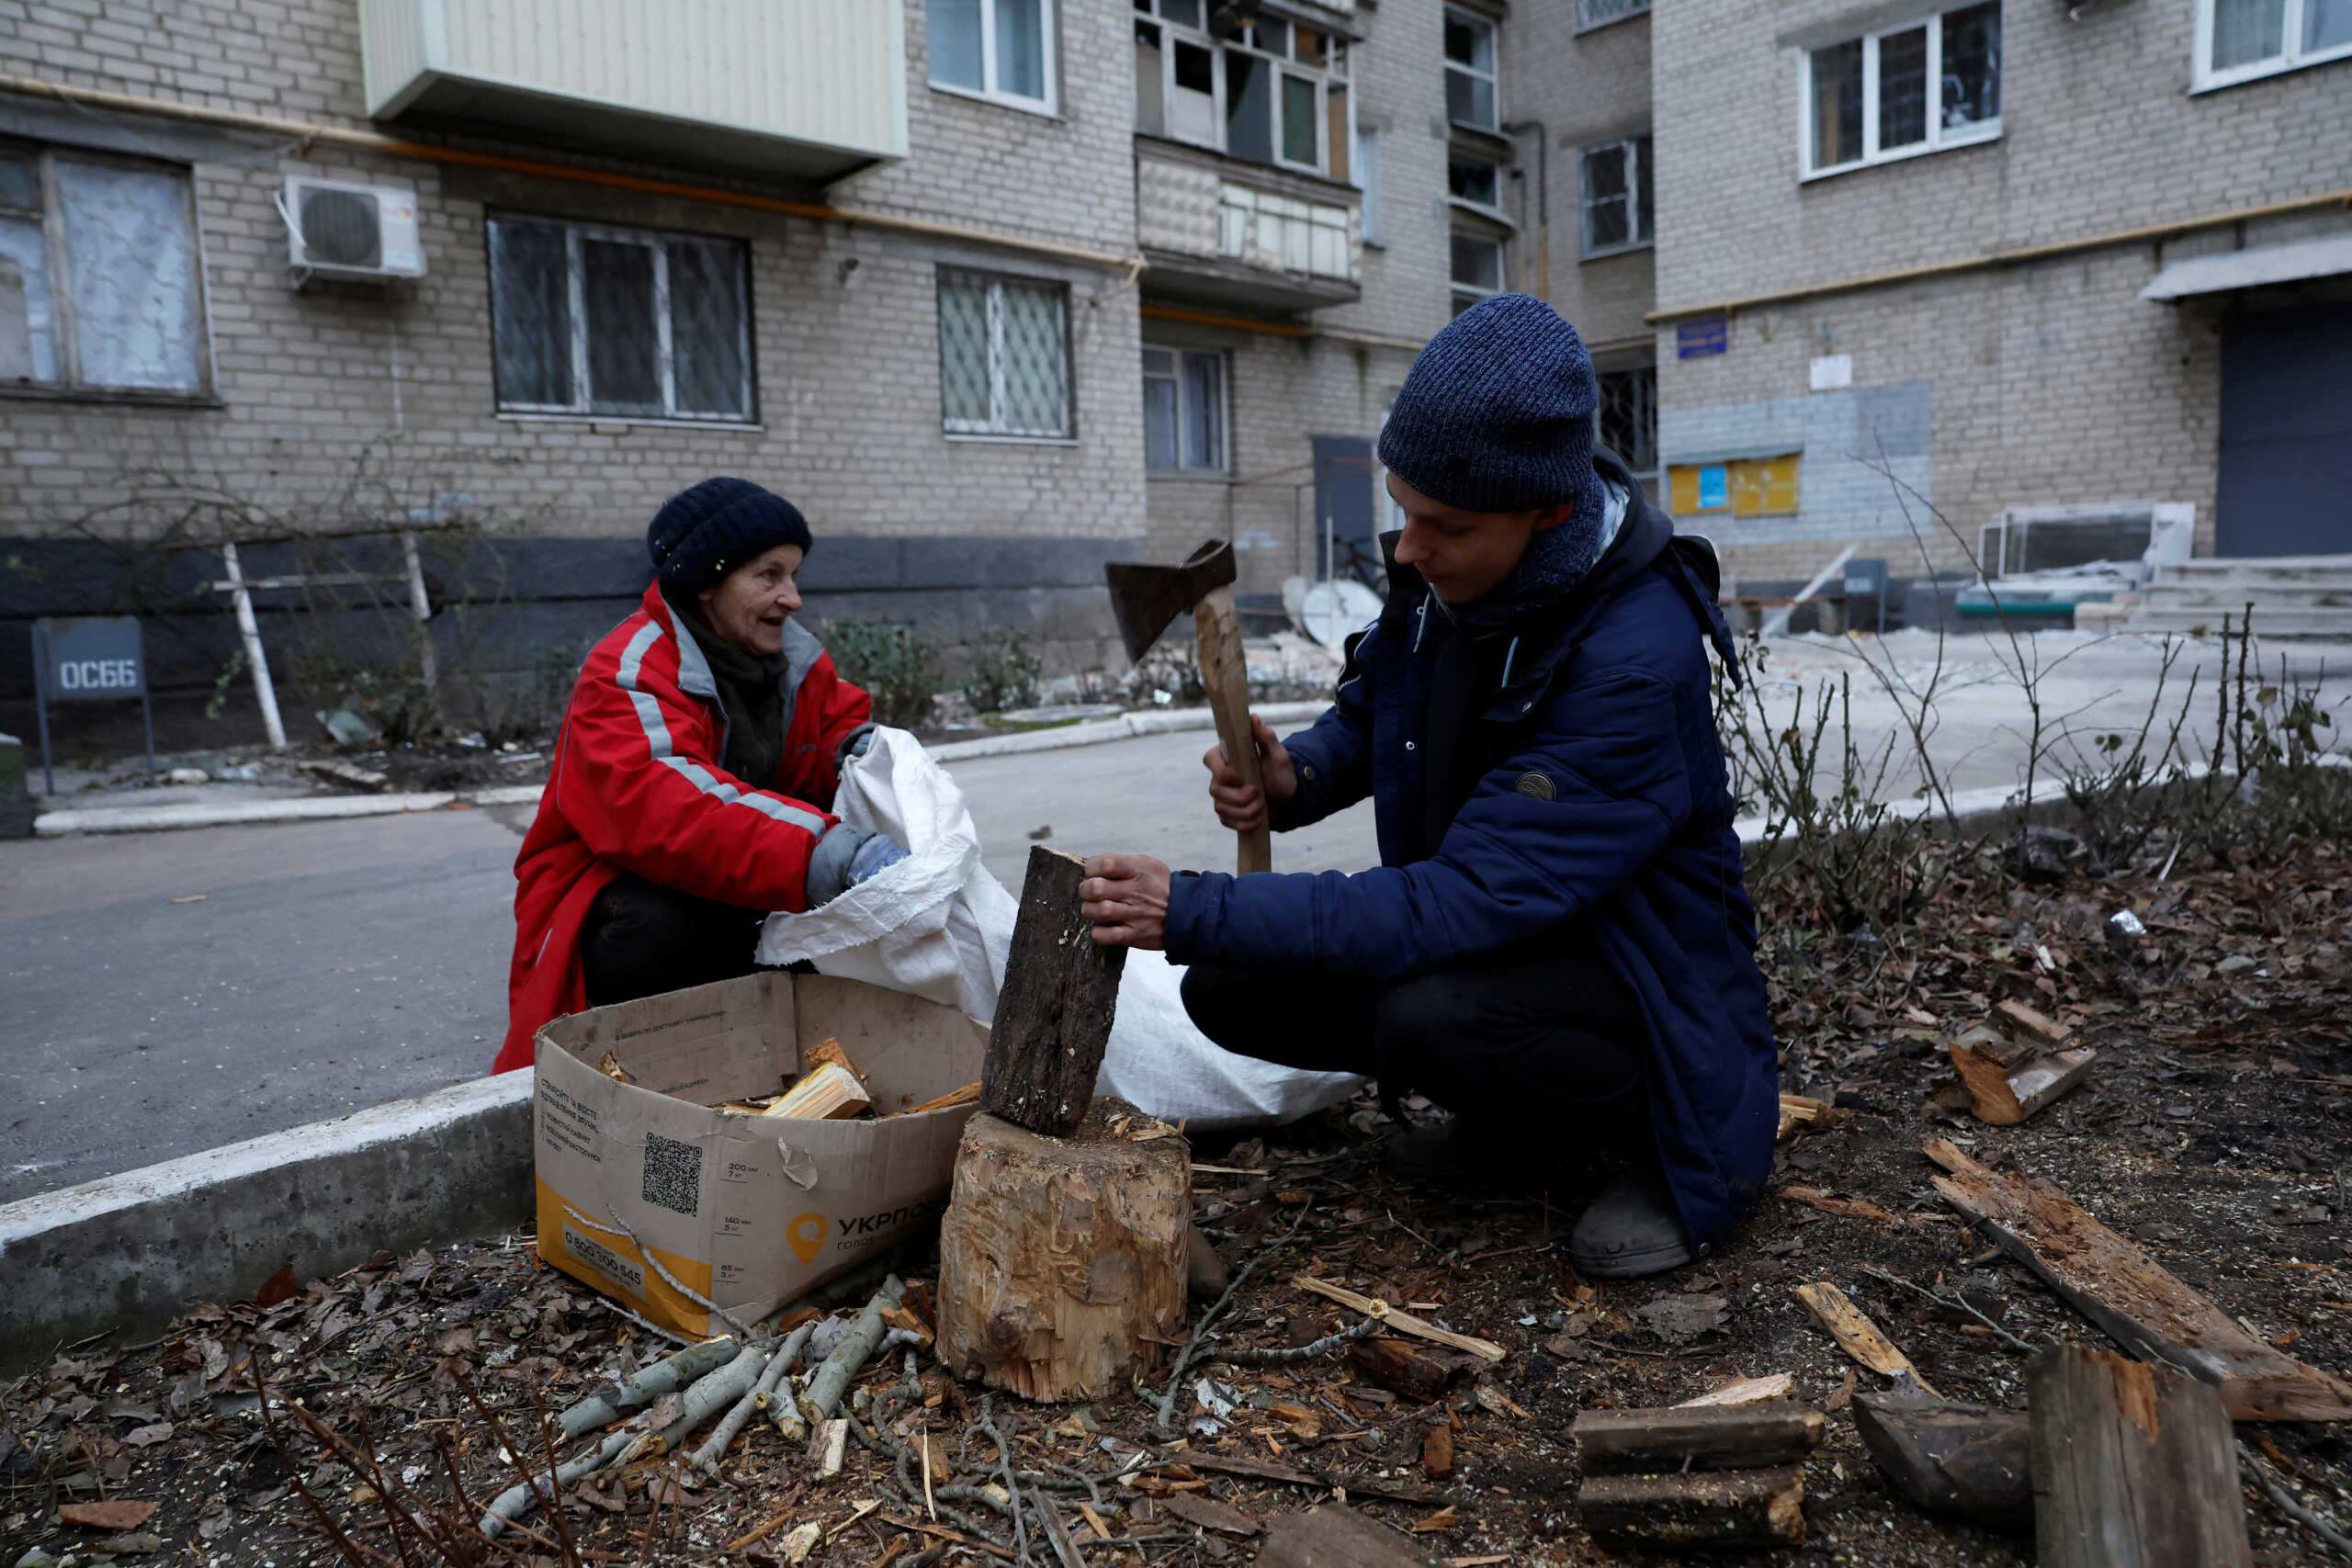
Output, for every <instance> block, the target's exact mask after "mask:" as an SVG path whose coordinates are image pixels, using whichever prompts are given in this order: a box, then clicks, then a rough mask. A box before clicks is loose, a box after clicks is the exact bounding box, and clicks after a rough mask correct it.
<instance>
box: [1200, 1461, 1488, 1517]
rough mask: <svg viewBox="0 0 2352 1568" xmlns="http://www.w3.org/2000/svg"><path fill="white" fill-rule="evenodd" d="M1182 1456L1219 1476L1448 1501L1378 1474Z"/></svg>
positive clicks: (1401, 1499) (1428, 1501) (1404, 1499)
mask: <svg viewBox="0 0 2352 1568" xmlns="http://www.w3.org/2000/svg"><path fill="white" fill-rule="evenodd" d="M1171 1451H1172V1450H1171ZM1182 1460H1183V1462H1184V1464H1185V1466H1186V1467H1187V1468H1189V1469H1192V1470H1208V1471H1215V1472H1216V1473H1217V1474H1219V1475H1246V1476H1248V1477H1250V1479H1251V1480H1252V1481H1279V1482H1282V1483H1284V1484H1286V1485H1290V1486H1314V1487H1319V1488H1320V1489H1322V1490H1323V1491H1326V1492H1329V1491H1333V1490H1340V1491H1346V1492H1351V1493H1353V1494H1355V1495H1357V1496H1359V1497H1386V1498H1389V1499H1391V1500H1392V1501H1395V1502H1398V1503H1418V1504H1420V1505H1421V1506H1425V1507H1430V1506H1436V1505H1438V1504H1440V1503H1442V1502H1444V1501H1445V1494H1444V1493H1442V1492H1432V1491H1430V1490H1429V1489H1428V1488H1426V1487H1421V1486H1412V1485H1408V1484H1407V1483H1404V1482H1402V1481H1385V1480H1383V1479H1381V1478H1380V1477H1379V1476H1377V1475H1342V1474H1340V1472H1336V1471H1329V1470H1316V1469H1313V1468H1311V1467H1306V1466H1300V1465H1291V1464H1276V1463H1275V1462H1274V1461H1272V1460H1263V1459H1250V1458H1248V1457H1246V1456H1244V1455H1241V1454H1213V1453H1195V1452H1193V1451H1192V1450H1183V1451H1182Z"/></svg>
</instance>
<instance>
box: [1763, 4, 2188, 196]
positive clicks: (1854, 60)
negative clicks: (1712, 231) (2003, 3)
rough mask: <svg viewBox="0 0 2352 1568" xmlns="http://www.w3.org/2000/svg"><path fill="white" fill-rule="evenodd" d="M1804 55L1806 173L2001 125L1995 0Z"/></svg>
mask: <svg viewBox="0 0 2352 1568" xmlns="http://www.w3.org/2000/svg"><path fill="white" fill-rule="evenodd" d="M2222 3H2224V4H2226V3H2227V0H2222ZM1804 61H1805V72H1804V74H1805V84H1804V95H1805V115H1804V142H1805V148H1804V166H1805V172H1806V173H1807V174H1808V175H1821V174H1829V173H1833V172H1838V171H1842V170H1845V169H1848V168H1852V167H1855V166H1856V165H1859V164H1874V163H1879V162H1882V161H1884V160H1887V159H1892V158H1904V157H1909V156H1911V155H1912V154H1914V153H1918V152H1934V151H1936V150H1937V149H1939V148H1943V147H1958V146H1964V145H1966V144H1968V143H1971V142H1975V141H1989V140H1990V139H1992V138H1993V137H1996V136H1998V135H1999V134H2000V133H2001V7H2000V4H1999V0H1983V3H1982V4H1979V5H1974V6H1961V7H1959V8H1958V9H1955V10H1951V11H1945V12H1943V13H1941V14H1940V15H1939V16H1934V17H1928V18H1927V19H1926V20H1925V21H1918V22H1912V23H1910V24H1908V25H1906V26H1903V27H1898V28H1885V29H1883V30H1882V31H1879V32H1874V33H1867V34H1864V35H1863V36H1862V37H1860V38H1857V39H1843V40H1841V41H1839V42H1837V43H1833V44H1829V45H1826V46H1825V47H1823V48H1819V49H1815V50H1809V51H1806V53H1805V57H1804Z"/></svg>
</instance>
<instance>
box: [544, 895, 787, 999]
mask: <svg viewBox="0 0 2352 1568" xmlns="http://www.w3.org/2000/svg"><path fill="white" fill-rule="evenodd" d="M766 918H767V917H766V915H765V914H764V913H763V912H762V911H760V910H758V909H739V908H735V907H734V906H733V905H731V904H720V903H718V902H715V901H714V900H711V899H708V898H697V897H694V895H692V894H690V893H681V892H679V891H678V890H677V889H676V888H674V887H664V886H662V885H661V884H659V883H655V882H648V881H646V880H645V878H643V877H641V876H638V875H636V874H632V873H629V872H623V873H622V874H620V875H618V876H616V877H615V878H614V879H613V880H612V881H611V882H609V883H607V884H606V885H605V889H604V891H603V892H601V893H599V894H597V895H596V897H595V898H594V901H593V902H591V903H590V904H589V906H588V918H587V919H585V920H584V921H582V923H581V930H580V965H581V969H582V976H583V977H584V978H585V979H586V981H587V984H588V1005H589V1006H590V1007H597V1008H600V1007H609V1006H610V1005H612V1004H613V1003H614V1002H628V1001H635V1000H636V999H637V998H639V997H652V996H659V995H660V994H661V993H662V992H663V991H679V990H684V989H685V987H688V986H705V985H708V984H709V983H710V982H711V981H713V980H731V979H733V978H734V977H735V976H738V975H749V974H750V973H751V972H752V970H753V969H755V968H757V967H759V965H758V964H756V963H755V962H754V961H753V958H752V954H753V953H756V952H758V950H759V945H760V922H761V921H762V920H763V919H766Z"/></svg>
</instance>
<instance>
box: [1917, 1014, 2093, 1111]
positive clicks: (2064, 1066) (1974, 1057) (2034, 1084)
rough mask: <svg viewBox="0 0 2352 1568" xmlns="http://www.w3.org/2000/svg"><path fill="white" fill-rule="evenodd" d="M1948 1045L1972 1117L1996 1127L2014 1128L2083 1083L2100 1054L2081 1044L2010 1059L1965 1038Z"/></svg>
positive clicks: (1952, 1063)
mask: <svg viewBox="0 0 2352 1568" xmlns="http://www.w3.org/2000/svg"><path fill="white" fill-rule="evenodd" d="M1950 1049H1951V1065H1952V1066H1953V1068H1954V1069H1955V1070H1957V1071H1958V1072H1959V1074H1960V1081H1961V1084H1962V1087H1964V1088H1965V1089H1967V1090H1968V1098H1969V1100H1970V1101H1971V1103H1972V1105H1973V1109H1974V1111H1975V1114H1976V1119H1977V1120H1978V1121H1979V1122H1986V1123H1988V1124H1989V1125H1992V1126H1995V1127H2014V1126H2016V1125H2017V1124H2018V1122H2023V1121H2024V1120H2025V1119H2026V1118H2027V1117H2029V1116H2031V1115H2032V1114H2033V1113H2034V1112H2035V1111H2040V1110H2041V1108H2042V1107H2043V1106H2045V1105H2048V1104H2050V1103H2051V1102H2052V1100H2057V1099H2058V1098H2059V1097H2061V1096H2062V1095H2064V1094H2065V1093H2066V1092H2067V1091H2068V1090H2070V1089H2073V1088H2074V1087H2075V1085H2076V1084H2079V1083H2081V1082H2082V1081H2083V1078H2084V1076H2085V1075H2086V1074H2087V1073H2088V1072H2089V1071H2090V1066H2091V1063H2092V1062H2093V1061H2095V1060H2097V1059H2098V1052H2096V1051H2093V1050H2090V1049H2088V1048H2085V1049H2082V1050H2077V1051H2058V1052H2053V1053H2052V1054H2051V1055H2046V1056H2035V1057H2030V1058H2029V1059H2026V1060H2023V1061H2010V1060H2005V1059H2004V1058H2002V1057H2001V1056H2000V1055H1997V1054H1996V1052H1994V1051H1992V1050H1990V1049H1988V1048H1987V1047H1985V1045H1983V1044H1978V1043H1970V1042H1969V1041H1968V1040H1967V1038H1966V1037H1965V1036H1962V1038H1961V1039H1959V1040H1955V1041H1953V1042H1952V1043H1951V1047H1950Z"/></svg>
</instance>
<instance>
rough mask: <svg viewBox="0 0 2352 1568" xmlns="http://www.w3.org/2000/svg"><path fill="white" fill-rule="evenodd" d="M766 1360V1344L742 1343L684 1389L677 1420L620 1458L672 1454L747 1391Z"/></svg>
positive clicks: (767, 1350) (626, 1460)
mask: <svg viewBox="0 0 2352 1568" xmlns="http://www.w3.org/2000/svg"><path fill="white" fill-rule="evenodd" d="M768 1359H769V1347H768V1346H766V1345H748V1346H745V1347H744V1348H743V1350H742V1352H741V1354H740V1355H738V1356H737V1357H736V1358H735V1359H733V1360H731V1361H729V1362H728V1363H727V1364H726V1365H725V1366H723V1367H721V1368H719V1369H718V1371H715V1372H713V1373H711V1374H710V1375H709V1376H708V1377H706V1378H704V1379H703V1380H702V1381H701V1382H697V1383H695V1385H694V1386H693V1387H691V1388H689V1389H687V1390H686V1396H685V1399H684V1402H683V1405H684V1407H683V1408H682V1409H681V1410H680V1412H679V1414H678V1417H677V1419H676V1420H674V1421H673V1422H671V1423H670V1424H669V1425H668V1426H666V1427H662V1430H661V1431H660V1432H659V1433H656V1434H651V1435H650V1436H648V1437H646V1438H640V1439H639V1442H638V1443H637V1444H636V1445H635V1446H634V1448H633V1449H632V1450H631V1451H629V1452H628V1453H626V1454H624V1455H623V1456H622V1461H623V1462H624V1463H626V1462H628V1461H629V1460H633V1459H637V1458H639V1457H641V1456H643V1455H645V1454H646V1453H647V1452H649V1451H650V1452H651V1453H653V1454H655V1455H660V1454H673V1453H676V1452H677V1451H678V1450H680V1449H681V1448H683V1447H684V1446H685V1441H686V1438H687V1437H688V1436H689V1435H690V1434H691V1433H693V1432H694V1431H695V1428H697V1427H700V1426H701V1425H702V1424H703V1423H704V1422H706V1421H707V1420H709V1419H710V1418H711V1417H712V1416H716V1415H718V1413H719V1412H720V1411H721V1410H723V1409H726V1408H727V1407H728V1406H729V1405H730V1404H733V1403H734V1402H735V1401H736V1400H738V1399H741V1397H742V1396H743V1395H744V1394H745V1393H749V1392H750V1391H751V1387H752V1384H753V1383H755V1382H758V1381H759V1378H760V1373H761V1372H763V1371H765V1370H766V1368H767V1364H768Z"/></svg>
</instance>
